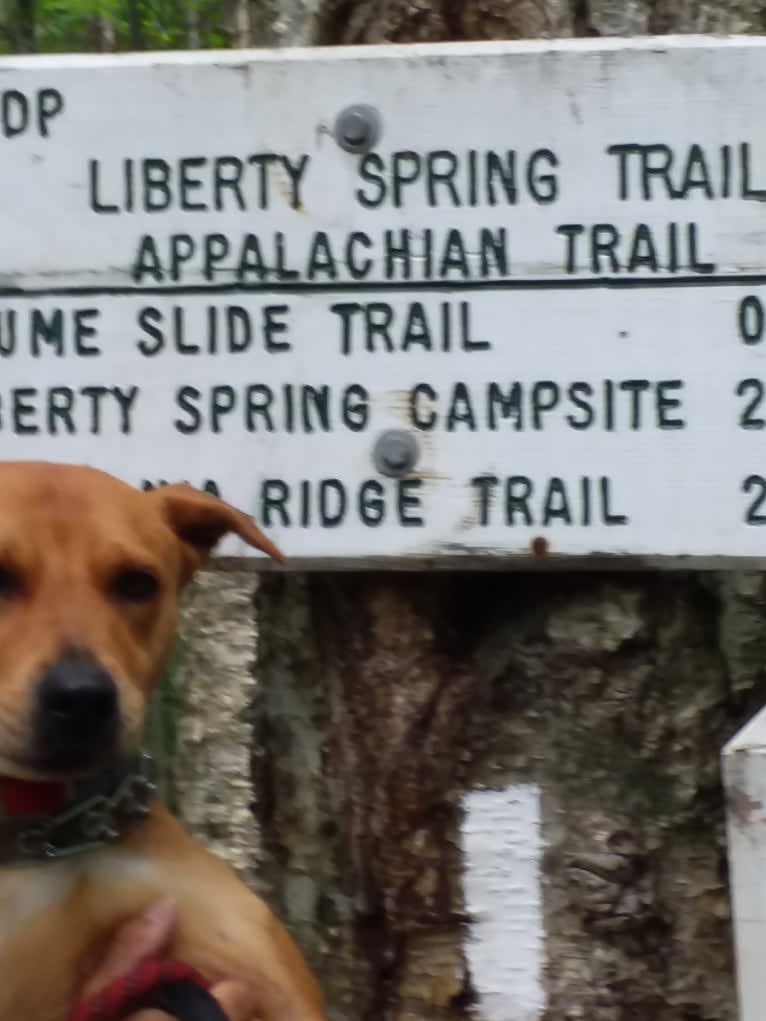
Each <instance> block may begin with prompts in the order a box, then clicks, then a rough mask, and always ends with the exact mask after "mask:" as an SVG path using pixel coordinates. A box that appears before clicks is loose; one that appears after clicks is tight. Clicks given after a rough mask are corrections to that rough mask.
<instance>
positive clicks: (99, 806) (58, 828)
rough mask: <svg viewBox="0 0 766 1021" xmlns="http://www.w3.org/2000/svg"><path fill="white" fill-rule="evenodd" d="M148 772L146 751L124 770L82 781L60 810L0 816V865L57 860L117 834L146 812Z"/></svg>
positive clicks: (151, 792)
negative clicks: (96, 778)
mask: <svg viewBox="0 0 766 1021" xmlns="http://www.w3.org/2000/svg"><path fill="white" fill-rule="evenodd" d="M152 774H153V770H152V759H151V756H150V755H149V753H148V752H142V753H141V754H140V755H139V756H138V757H137V758H136V759H134V760H133V761H132V762H130V763H128V764H127V768H126V769H123V770H121V771H119V772H117V771H115V772H113V773H112V774H110V775H109V776H106V777H102V778H100V779H99V780H84V781H82V782H81V783H80V784H78V785H77V787H76V790H75V794H74V797H73V798H72V800H71V801H70V802H69V803H68V804H67V805H66V806H65V807H64V808H63V809H62V810H61V811H60V812H56V813H52V814H49V815H43V816H37V817H34V818H32V819H30V818H26V819H23V820H21V819H16V818H12V817H6V818H4V819H3V818H0V865H10V864H23V863H25V862H26V863H38V864H39V863H42V862H50V861H58V860H60V859H61V858H70V857H72V855H76V854H80V853H81V852H83V851H89V850H92V849H95V848H98V847H103V846H104V845H105V844H110V843H112V842H113V841H115V840H117V839H119V838H120V837H121V836H124V835H125V834H126V833H128V832H129V831H130V830H131V829H133V827H134V826H136V825H137V824H138V823H139V822H141V821H142V820H143V819H145V818H146V817H147V816H148V815H149V811H150V807H151V803H152V801H153V799H154V796H155V791H156V789H157V787H156V784H154V783H153V781H152ZM105 791H106V793H105Z"/></svg>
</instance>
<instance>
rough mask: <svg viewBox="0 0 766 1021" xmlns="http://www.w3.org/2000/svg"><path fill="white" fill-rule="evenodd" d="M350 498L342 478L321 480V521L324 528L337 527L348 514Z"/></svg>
mask: <svg viewBox="0 0 766 1021" xmlns="http://www.w3.org/2000/svg"><path fill="white" fill-rule="evenodd" d="M347 503H348V498H347V496H346V489H345V486H344V485H343V483H342V482H341V481H340V479H320V480H319V523H320V525H321V526H322V528H337V526H338V525H339V524H340V523H341V522H342V521H343V518H344V517H345V516H346V504H347Z"/></svg>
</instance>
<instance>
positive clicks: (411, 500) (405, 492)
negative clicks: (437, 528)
mask: <svg viewBox="0 0 766 1021" xmlns="http://www.w3.org/2000/svg"><path fill="white" fill-rule="evenodd" d="M422 488H423V480H422V479H397V480H396V509H397V511H398V514H399V524H400V525H402V527H403V528H422V527H423V525H424V524H425V521H424V520H423V517H422V516H421V515H420V514H417V513H416V511H419V510H421V502H420V490H421V489H422Z"/></svg>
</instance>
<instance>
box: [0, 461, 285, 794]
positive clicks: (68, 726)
mask: <svg viewBox="0 0 766 1021" xmlns="http://www.w3.org/2000/svg"><path fill="white" fill-rule="evenodd" d="M230 532H231V533H236V534H237V535H239V536H240V537H241V538H242V539H243V540H244V541H245V542H247V543H248V544H249V545H251V546H254V547H256V548H258V549H260V550H263V551H264V552H266V553H268V554H269V555H270V556H272V557H274V558H275V559H281V554H280V553H279V551H278V550H277V549H276V547H275V546H273V545H272V543H271V542H269V540H268V539H267V538H266V537H265V536H264V535H262V533H261V532H260V531H259V530H258V528H256V526H255V525H254V524H253V522H252V521H251V520H250V518H249V517H247V516H246V515H245V514H242V513H240V512H239V511H238V510H235V509H234V508H233V507H231V506H229V505H228V504H226V503H224V502H223V501H222V500H219V499H217V498H216V497H214V496H212V495H210V494H208V493H203V492H199V491H197V490H195V489H192V488H191V487H189V486H185V485H173V486H164V487H162V488H160V489H157V490H153V491H150V492H141V491H140V490H137V489H133V488H132V487H131V486H128V485H126V484H125V483H123V482H120V481H119V480H117V479H115V478H113V477H112V476H110V475H107V474H104V473H103V472H99V471H96V470H95V469H91V468H82V467H72V466H67V465H54V464H45V463H37V462H2V463H0V774H3V775H11V776H18V777H27V778H42V777H45V778H50V777H59V776H65V775H75V774H78V773H83V772H89V771H91V770H93V769H98V768H100V767H101V766H102V765H104V764H106V763H108V762H109V761H111V760H114V759H116V758H118V757H120V756H122V755H124V754H129V753H131V752H132V751H134V750H136V749H137V747H138V744H139V742H140V739H141V735H142V730H143V723H144V712H145V708H146V703H147V699H148V696H149V695H150V693H151V691H152V689H153V688H154V686H155V685H156V683H157V681H158V680H159V678H160V677H161V676H162V673H163V670H164V668H165V666H166V664H167V662H168V659H169V656H170V653H171V651H172V648H173V644H174V641H175V629H176V618H177V603H178V597H179V594H180V592H181V590H182V589H183V587H184V585H186V583H187V582H188V581H189V580H190V579H191V577H192V575H193V574H194V572H195V571H196V570H197V569H198V568H199V567H200V566H201V565H202V564H203V563H204V562H205V560H206V559H207V557H208V555H209V554H210V553H211V551H212V550H213V548H214V547H215V545H216V544H217V543H218V541H219V540H220V539H221V538H222V537H223V536H224V535H226V534H227V533H230Z"/></svg>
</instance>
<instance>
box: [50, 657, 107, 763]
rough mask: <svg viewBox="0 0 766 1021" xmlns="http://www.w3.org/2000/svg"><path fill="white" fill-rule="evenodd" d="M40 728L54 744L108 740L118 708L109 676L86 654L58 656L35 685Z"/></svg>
mask: <svg viewBox="0 0 766 1021" xmlns="http://www.w3.org/2000/svg"><path fill="white" fill-rule="evenodd" d="M37 709H38V720H39V724H40V729H41V731H42V732H43V734H44V736H45V738H47V740H48V741H50V742H52V743H53V744H54V745H65V744H68V743H70V742H74V741H80V740H86V741H87V740H94V741H97V742H100V741H101V740H103V739H104V738H107V737H108V738H109V739H112V738H113V737H114V734H115V732H116V729H117V722H118V715H119V711H118V710H119V706H118V698H117V686H116V685H115V683H114V680H113V678H112V675H111V674H110V673H109V671H108V670H106V669H104V667H102V666H101V665H100V664H99V663H98V662H96V660H95V659H93V658H91V657H90V656H87V655H79V654H72V655H67V656H62V658H61V659H59V660H57V661H56V662H55V663H52V664H51V665H50V666H49V667H48V668H47V669H46V671H45V673H44V674H43V676H42V678H41V679H40V681H39V683H38V686H37Z"/></svg>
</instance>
